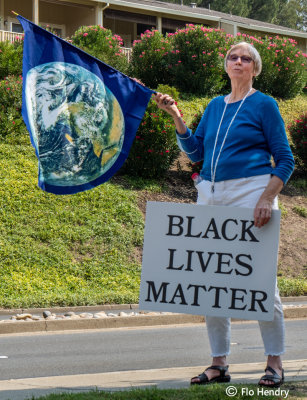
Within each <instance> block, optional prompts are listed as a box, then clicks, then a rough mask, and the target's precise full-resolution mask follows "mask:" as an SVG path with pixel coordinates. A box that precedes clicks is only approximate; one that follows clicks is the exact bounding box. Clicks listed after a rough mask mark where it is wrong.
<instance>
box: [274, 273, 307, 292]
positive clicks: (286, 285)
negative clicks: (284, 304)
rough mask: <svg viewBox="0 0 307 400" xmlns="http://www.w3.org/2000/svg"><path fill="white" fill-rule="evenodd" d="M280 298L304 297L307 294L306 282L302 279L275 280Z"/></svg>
mask: <svg viewBox="0 0 307 400" xmlns="http://www.w3.org/2000/svg"><path fill="white" fill-rule="evenodd" d="M277 280H278V287H279V292H280V295H281V296H285V297H288V296H305V295H306V294H307V281H306V279H305V278H304V277H302V278H281V277H279V278H277Z"/></svg>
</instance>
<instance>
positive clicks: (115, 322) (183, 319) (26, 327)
mask: <svg viewBox="0 0 307 400" xmlns="http://www.w3.org/2000/svg"><path fill="white" fill-rule="evenodd" d="M282 302H283V305H284V315H285V318H299V319H303V318H307V296H301V297H283V298H282ZM44 310H45V309H18V310H3V309H2V310H0V335H1V334H13V333H26V332H28V333H31V332H54V331H63V330H80V329H81V330H83V329H107V328H128V327H138V326H140V327H141V326H156V325H171V324H191V323H202V322H204V320H205V318H204V317H203V316H200V315H191V314H175V313H159V312H148V313H143V314H139V315H134V316H129V315H128V313H127V311H134V312H137V313H141V311H140V310H139V309H138V305H137V304H122V305H101V306H89V307H63V308H49V309H48V310H50V311H51V312H52V313H65V312H69V311H73V312H74V313H76V314H80V313H88V312H99V311H105V312H111V313H112V314H113V315H112V316H111V317H107V316H105V317H104V318H96V319H95V318H79V319H74V318H73V319H58V320H57V319H56V320H44V319H42V320H39V321H23V320H22V321H15V322H12V321H10V317H11V316H12V315H16V314H22V313H25V314H27V313H30V314H39V315H42V313H43V311H44ZM122 311H126V313H123V314H126V315H125V316H114V315H115V314H116V313H118V314H119V313H122ZM1 400H2V399H1Z"/></svg>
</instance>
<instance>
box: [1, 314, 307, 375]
mask: <svg viewBox="0 0 307 400" xmlns="http://www.w3.org/2000/svg"><path fill="white" fill-rule="evenodd" d="M306 330H307V321H306V320H287V321H286V334H287V335H286V351H287V352H286V355H285V356H284V358H285V359H287V360H296V359H303V358H307V342H306ZM231 342H232V345H231V351H232V354H231V356H229V359H228V361H229V363H248V362H261V361H264V360H265V358H264V355H263V347H262V340H261V336H260V331H259V328H258V324H257V323H256V322H244V323H241V322H240V323H233V325H232V339H231ZM3 357H8V358H3ZM209 362H210V350H209V345H208V339H207V334H206V328H205V326H204V325H189V326H185V325H180V326H176V327H174V326H163V327H158V328H157V327H148V328H141V329H140V328H131V329H112V330H95V331H82V332H81V331H78V332H72V331H67V332H56V333H36V334H15V335H3V336H0V381H1V380H6V379H18V378H32V377H33V378H34V377H45V376H60V375H75V374H91V373H102V372H112V371H128V370H138V369H152V368H172V367H189V366H196V365H204V366H205V365H207V364H209Z"/></svg>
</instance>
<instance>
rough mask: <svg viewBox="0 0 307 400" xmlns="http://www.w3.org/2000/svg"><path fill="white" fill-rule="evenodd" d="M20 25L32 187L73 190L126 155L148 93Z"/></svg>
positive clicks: (110, 171)
mask: <svg viewBox="0 0 307 400" xmlns="http://www.w3.org/2000/svg"><path fill="white" fill-rule="evenodd" d="M17 18H18V19H19V21H20V23H21V24H22V27H23V29H24V31H25V38H24V53H23V94H22V96H23V105H22V116H23V119H24V121H25V124H26V126H27V129H28V131H29V133H30V137H31V143H32V145H33V146H34V148H35V153H36V156H37V158H38V165H39V176H38V185H39V187H41V188H42V189H43V190H45V191H47V192H51V193H55V194H73V193H77V192H81V191H84V190H88V189H91V188H93V187H96V186H97V185H99V184H101V183H103V182H105V181H107V180H108V179H109V178H111V177H112V176H113V175H114V174H115V172H116V171H117V170H118V169H119V168H120V167H121V166H122V164H123V163H124V161H125V160H126V158H127V156H128V154H129V150H130V147H131V145H132V142H133V140H134V137H135V133H136V131H137V129H138V126H139V124H140V122H141V120H142V118H143V115H144V113H145V110H146V107H147V104H148V102H149V100H150V97H151V94H152V93H153V92H152V91H151V90H150V89H148V88H146V87H144V86H142V85H140V84H138V83H137V82H135V81H134V80H132V79H131V78H129V77H127V76H126V75H124V74H122V73H121V72H119V71H117V70H115V69H114V68H112V67H110V66H109V65H107V64H105V63H103V62H102V61H100V60H98V59H96V58H94V57H92V56H90V55H89V54H87V53H85V52H84V51H82V50H80V49H78V48H77V47H75V46H73V45H71V44H70V43H68V42H66V41H65V40H63V39H61V38H59V37H57V36H55V35H53V34H52V33H50V32H48V31H46V30H45V29H42V28H40V27H39V26H37V25H35V24H33V23H32V22H31V21H28V20H27V19H25V18H23V17H21V16H18V17H17Z"/></svg>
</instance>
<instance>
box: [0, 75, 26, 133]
mask: <svg viewBox="0 0 307 400" xmlns="http://www.w3.org/2000/svg"><path fill="white" fill-rule="evenodd" d="M21 98H22V76H19V77H16V76H8V77H7V78H6V79H4V80H2V81H0V140H1V139H4V138H7V137H9V136H10V137H11V138H12V139H13V140H15V139H16V138H17V136H19V135H20V134H23V133H25V132H26V127H25V124H24V122H23V119H22V116H21Z"/></svg>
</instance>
